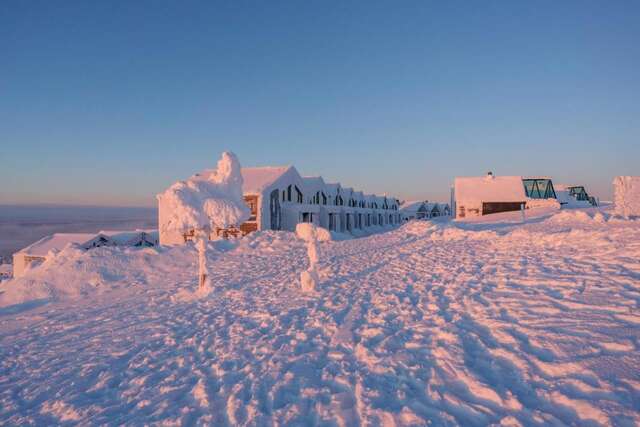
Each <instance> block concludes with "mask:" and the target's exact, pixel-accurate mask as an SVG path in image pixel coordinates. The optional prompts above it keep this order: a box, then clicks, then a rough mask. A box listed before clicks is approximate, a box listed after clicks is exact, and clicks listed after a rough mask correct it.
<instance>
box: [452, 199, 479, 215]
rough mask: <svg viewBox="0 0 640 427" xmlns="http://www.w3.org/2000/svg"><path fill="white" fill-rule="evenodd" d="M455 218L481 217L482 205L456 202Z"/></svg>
mask: <svg viewBox="0 0 640 427" xmlns="http://www.w3.org/2000/svg"><path fill="white" fill-rule="evenodd" d="M456 209H457V211H456V218H473V217H478V216H481V215H482V203H479V202H464V201H457V202H456Z"/></svg>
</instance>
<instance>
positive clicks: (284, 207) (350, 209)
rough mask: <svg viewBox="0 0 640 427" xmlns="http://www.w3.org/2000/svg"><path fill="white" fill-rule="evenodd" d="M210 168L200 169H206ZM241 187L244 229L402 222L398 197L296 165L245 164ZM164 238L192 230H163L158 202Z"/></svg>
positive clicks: (170, 240)
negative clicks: (247, 213)
mask: <svg viewBox="0 0 640 427" xmlns="http://www.w3.org/2000/svg"><path fill="white" fill-rule="evenodd" d="M209 173H210V172H209V171H208V170H205V171H203V172H202V173H201V174H199V175H207V174H209ZM242 179H243V185H242V192H243V194H244V200H245V202H246V203H247V205H248V206H249V208H250V209H251V217H250V218H249V220H247V221H246V222H244V223H243V224H241V225H240V231H241V232H242V234H248V233H251V232H253V231H257V230H287V231H295V228H296V225H297V224H298V223H301V222H308V223H313V224H316V225H318V226H320V227H324V228H326V229H328V230H331V231H336V232H342V233H357V232H358V230H366V229H367V228H368V227H373V226H387V225H393V224H399V223H400V215H399V211H398V209H399V206H398V205H399V202H398V200H397V199H396V198H394V197H387V196H374V195H367V196H365V195H364V194H363V193H362V192H359V191H354V190H353V189H352V188H348V187H347V188H345V187H342V185H341V184H339V183H326V182H325V181H324V179H323V178H322V177H303V176H301V175H300V174H299V173H298V171H297V169H296V168H295V167H293V166H280V167H274V166H265V167H244V168H242ZM158 211H159V229H160V230H161V232H160V244H163V245H165V244H180V243H184V242H185V241H186V240H190V238H191V237H190V234H189V233H186V234H185V233H179V232H175V231H173V232H171V231H162V230H163V227H162V224H163V221H164V220H165V218H164V217H165V215H163V211H164V210H163V207H162V206H158Z"/></svg>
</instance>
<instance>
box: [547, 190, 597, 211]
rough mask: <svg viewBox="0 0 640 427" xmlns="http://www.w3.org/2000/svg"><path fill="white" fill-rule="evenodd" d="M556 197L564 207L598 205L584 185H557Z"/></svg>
mask: <svg viewBox="0 0 640 427" xmlns="http://www.w3.org/2000/svg"><path fill="white" fill-rule="evenodd" d="M555 189H556V198H557V199H558V202H559V203H560V206H562V207H568V208H588V207H591V206H595V205H597V202H596V201H595V199H594V198H592V197H590V196H589V194H588V193H587V191H586V190H585V188H584V186H582V185H564V184H559V185H556V187H555Z"/></svg>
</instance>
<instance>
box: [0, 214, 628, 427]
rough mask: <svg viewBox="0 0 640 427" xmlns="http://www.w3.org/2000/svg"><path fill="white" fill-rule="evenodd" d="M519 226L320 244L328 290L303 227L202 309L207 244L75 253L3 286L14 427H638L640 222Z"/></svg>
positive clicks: (419, 225) (219, 277)
mask: <svg viewBox="0 0 640 427" xmlns="http://www.w3.org/2000/svg"><path fill="white" fill-rule="evenodd" d="M519 214H520V213H518V212H516V213H512V214H511V216H510V215H509V214H503V215H502V216H501V217H500V218H499V220H498V221H493V222H488V221H487V218H486V217H485V218H483V219H482V220H476V221H469V222H459V223H458V222H437V221H436V222H419V221H414V222H410V223H408V224H405V225H404V226H402V227H401V228H399V229H397V230H392V231H388V232H385V233H380V234H376V235H372V236H369V237H364V238H361V239H353V240H345V241H326V242H319V243H318V244H317V245H318V263H317V271H318V275H319V283H318V284H317V286H316V287H315V291H314V292H313V293H305V292H302V291H301V289H300V283H299V278H300V273H301V272H302V271H303V270H305V269H307V267H308V265H309V261H308V255H307V248H306V243H305V242H304V241H302V240H301V239H298V238H296V236H295V234H293V233H287V232H264V233H255V234H253V235H250V236H248V237H247V238H245V239H242V240H241V241H239V242H235V243H232V242H215V243H214V244H211V245H210V247H209V250H208V253H207V254H208V258H209V264H210V265H211V266H212V267H213V268H212V275H213V276H214V277H213V282H214V283H215V284H216V286H217V287H216V288H215V289H214V290H213V292H212V293H211V294H210V295H209V296H208V297H206V298H200V299H193V300H185V299H181V298H177V297H176V295H177V294H179V292H180V290H183V289H191V290H193V289H195V288H196V286H197V284H196V277H194V275H193V271H194V269H195V262H196V257H195V249H194V248H193V246H191V245H186V246H181V247H173V248H159V249H154V248H146V249H133V248H117V247H115V248H112V247H109V248H98V249H95V250H91V251H87V252H82V251H75V252H74V251H68V252H63V253H61V254H59V255H58V256H56V257H55V258H54V260H52V261H51V262H50V263H48V264H46V265H42V266H40V267H37V268H35V269H33V270H32V271H30V272H29V274H28V276H25V277H23V278H21V279H18V280H15V281H10V282H7V283H3V284H2V285H0V292H4V294H3V295H0V301H1V303H0V306H2V307H3V308H1V309H0V424H6V425H20V424H39V425H55V424H63V423H70V424H73V423H77V424H81V425H89V424H187V425H347V426H351V425H385V426H391V425H427V424H431V425H471V426H474V425H478V426H482V425H490V424H502V425H638V423H640V416H639V414H638V407H639V406H638V402H640V352H639V345H640V221H633V220H623V219H620V218H618V217H615V216H613V215H611V214H610V213H609V212H608V211H606V210H605V211H598V210H595V209H591V210H585V211H582V210H575V211H561V212H557V211H555V212H553V211H549V212H546V213H540V214H539V215H535V216H531V217H529V218H528V219H527V222H526V223H525V224H521V223H519ZM12 287H13V288H14V289H15V287H23V288H25V289H32V290H35V289H38V290H39V291H40V292H38V293H35V292H34V295H35V294H37V297H28V296H25V294H22V296H20V295H18V294H13V293H12V291H11V289H12ZM69 288H73V289H74V291H73V292H71V291H67V292H66V293H65V292H61V291H60V289H69Z"/></svg>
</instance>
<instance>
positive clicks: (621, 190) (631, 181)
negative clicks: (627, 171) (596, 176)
mask: <svg viewBox="0 0 640 427" xmlns="http://www.w3.org/2000/svg"><path fill="white" fill-rule="evenodd" d="M613 187H614V193H615V194H614V197H615V199H614V202H615V206H616V214H618V215H620V216H623V217H624V218H630V217H636V216H640V176H618V177H616V178H615V179H614V180H613Z"/></svg>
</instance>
